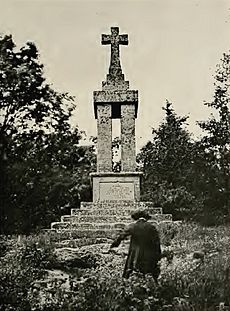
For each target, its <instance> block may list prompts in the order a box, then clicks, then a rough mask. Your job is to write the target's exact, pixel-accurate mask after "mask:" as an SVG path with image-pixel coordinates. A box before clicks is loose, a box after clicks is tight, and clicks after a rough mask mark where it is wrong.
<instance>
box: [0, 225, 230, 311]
mask: <svg viewBox="0 0 230 311" xmlns="http://www.w3.org/2000/svg"><path fill="white" fill-rule="evenodd" d="M229 232H230V230H229V227H228V226H220V227H213V228H207V227H201V226H197V225H194V224H192V223H190V224H189V223H184V224H181V225H180V227H179V231H178V230H177V234H176V236H174V238H173V240H172V241H171V245H170V246H168V249H170V250H171V251H172V252H173V253H174V257H173V259H172V261H170V262H168V261H167V260H166V259H162V260H161V275H160V278H159V284H158V285H156V284H155V282H154V280H153V279H152V277H151V276H148V275H146V276H143V275H141V274H137V273H133V275H132V276H131V277H130V278H129V279H122V277H121V274H122V270H123V267H124V262H125V257H124V256H123V255H122V253H117V254H115V253H113V254H111V253H108V254H106V253H104V254H103V253H102V249H101V247H102V246H100V245H98V246H97V247H95V250H94V255H95V256H96V258H97V259H98V260H99V261H97V265H96V266H95V267H94V268H91V269H84V271H82V273H81V274H76V268H75V269H74V268H73V270H72V271H71V270H70V271H69V276H67V277H66V278H67V279H57V278H47V274H44V272H45V271H47V270H44V268H47V267H50V264H51V267H53V268H54V267H55V260H56V257H53V256H54V255H53V250H52V246H51V245H49V243H48V242H47V241H46V243H44V244H43V247H44V246H45V245H47V244H48V246H46V248H48V250H46V251H45V250H42V243H41V242H39V238H38V237H35V238H33V237H32V238H31V237H29V238H27V239H26V240H23V241H22V243H23V244H22V245H21V246H20V247H19V248H18V250H17V251H14V252H13V253H11V252H9V253H8V255H7V256H5V257H4V261H2V264H1V269H0V273H1V278H0V279H1V283H0V284H1V285H2V284H3V282H6V276H7V277H8V279H7V283H4V284H6V286H7V287H6V288H7V291H5V292H4V293H3V294H4V296H3V297H4V299H5V300H3V301H1V304H0V306H1V307H0V310H7V308H5V309H3V302H4V303H5V306H7V307H8V310H79V311H81V310H86V311H87V310H94V311H106V310H114V311H115V310H116V311H127V310H130V311H131V310H132V311H134V310H137V311H139V310H140V311H142V310H143V311H152V310H154V311H155V310H156V311H163V310H164V311H165V310H170V311H175V310H183V311H192V310H196V311H203V310H206V311H213V310H217V307H218V306H219V305H220V304H222V305H223V304H225V305H229V303H230V301H229V291H230V287H229V284H230V282H229V269H230V261H229V258H230V253H229V248H228V245H229V241H230V235H229ZM34 242H36V244H34ZM121 247H122V245H121ZM14 249H15V245H14ZM84 249H87V247H85V248H84ZM91 249H92V248H90V246H89V250H91ZM165 250H166V249H165ZM198 251H199V252H203V254H204V257H203V258H198V257H195V256H194V253H195V252H198ZM16 254H17V255H16ZM119 254H120V255H119ZM36 258H38V259H36ZM48 263H49V265H48ZM26 267H28V270H25V269H26ZM38 267H39V274H36V273H38V270H36V269H37V268H38ZM19 269H22V272H23V273H22V274H20V277H22V275H23V278H22V279H20V277H19ZM10 271H11V272H10ZM32 271H33V273H34V274H33V281H32V275H31V273H32ZM25 272H27V274H26V275H25ZM11 273H13V274H14V277H15V282H12V278H11V279H9V274H10V275H11ZM10 280H11V281H10ZM16 285H17V286H16ZM1 288H2V287H1V286H0V289H1ZM26 289H27V290H26ZM11 294H12V295H11ZM13 294H14V295H13ZM20 295H21V296H20ZM13 297H16V298H17V297H21V300H17V299H14V298H13ZM6 299H8V300H6ZM6 301H7V303H8V304H6ZM1 308H2V309H1ZM10 308H11V309H10ZM26 308H27V309H26Z"/></svg>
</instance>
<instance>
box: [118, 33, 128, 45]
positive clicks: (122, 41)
mask: <svg viewBox="0 0 230 311" xmlns="http://www.w3.org/2000/svg"><path fill="white" fill-rule="evenodd" d="M128 43H129V40H128V35H119V44H122V45H128Z"/></svg>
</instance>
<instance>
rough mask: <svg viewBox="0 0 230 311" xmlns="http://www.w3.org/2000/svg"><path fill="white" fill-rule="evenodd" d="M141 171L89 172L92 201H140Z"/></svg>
mask: <svg viewBox="0 0 230 311" xmlns="http://www.w3.org/2000/svg"><path fill="white" fill-rule="evenodd" d="M141 175H142V173H141V172H119V173H115V172H110V173H106V172H104V173H103V172H99V173H91V177H92V178H93V202H103V201H110V200H113V201H119V202H120V201H125V200H126V201H133V202H135V201H140V176H141Z"/></svg>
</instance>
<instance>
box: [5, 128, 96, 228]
mask: <svg viewBox="0 0 230 311" xmlns="http://www.w3.org/2000/svg"><path fill="white" fill-rule="evenodd" d="M82 135H83V134H82V133H81V132H79V131H78V129H77V128H76V129H75V130H73V131H70V130H69V131H67V132H65V133H62V132H57V133H51V134H50V133H49V134H41V136H38V135H36V136H35V137H33V133H29V134H28V133H23V134H21V135H20V136H18V140H17V144H14V145H13V146H12V151H13V152H12V154H11V155H10V156H9V159H8V167H7V174H8V175H9V176H14V178H13V179H12V181H11V182H10V183H8V186H9V187H10V188H9V189H7V190H8V208H7V212H6V220H5V223H6V225H7V226H6V227H7V230H8V231H9V232H24V233H28V232H31V230H34V229H38V228H41V227H42V228H49V227H50V223H51V222H52V221H57V220H59V219H60V216H61V215H62V214H63V213H65V214H66V213H69V212H70V209H71V208H72V207H75V208H76V207H79V204H80V201H81V200H83V201H89V200H91V199H92V198H91V196H92V191H91V183H90V177H89V173H90V172H91V171H93V170H95V164H96V161H95V153H94V150H93V146H81V145H79V143H80V141H81V139H82Z"/></svg>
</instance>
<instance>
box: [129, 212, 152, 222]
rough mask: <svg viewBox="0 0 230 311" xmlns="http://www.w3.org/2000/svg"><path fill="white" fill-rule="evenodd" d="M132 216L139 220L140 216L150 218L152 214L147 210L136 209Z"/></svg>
mask: <svg viewBox="0 0 230 311" xmlns="http://www.w3.org/2000/svg"><path fill="white" fill-rule="evenodd" d="M131 217H132V218H133V219H134V220H138V219H139V218H145V219H146V220H149V219H150V218H151V216H150V215H149V213H148V212H147V211H146V210H138V211H135V212H133V213H132V214H131Z"/></svg>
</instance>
